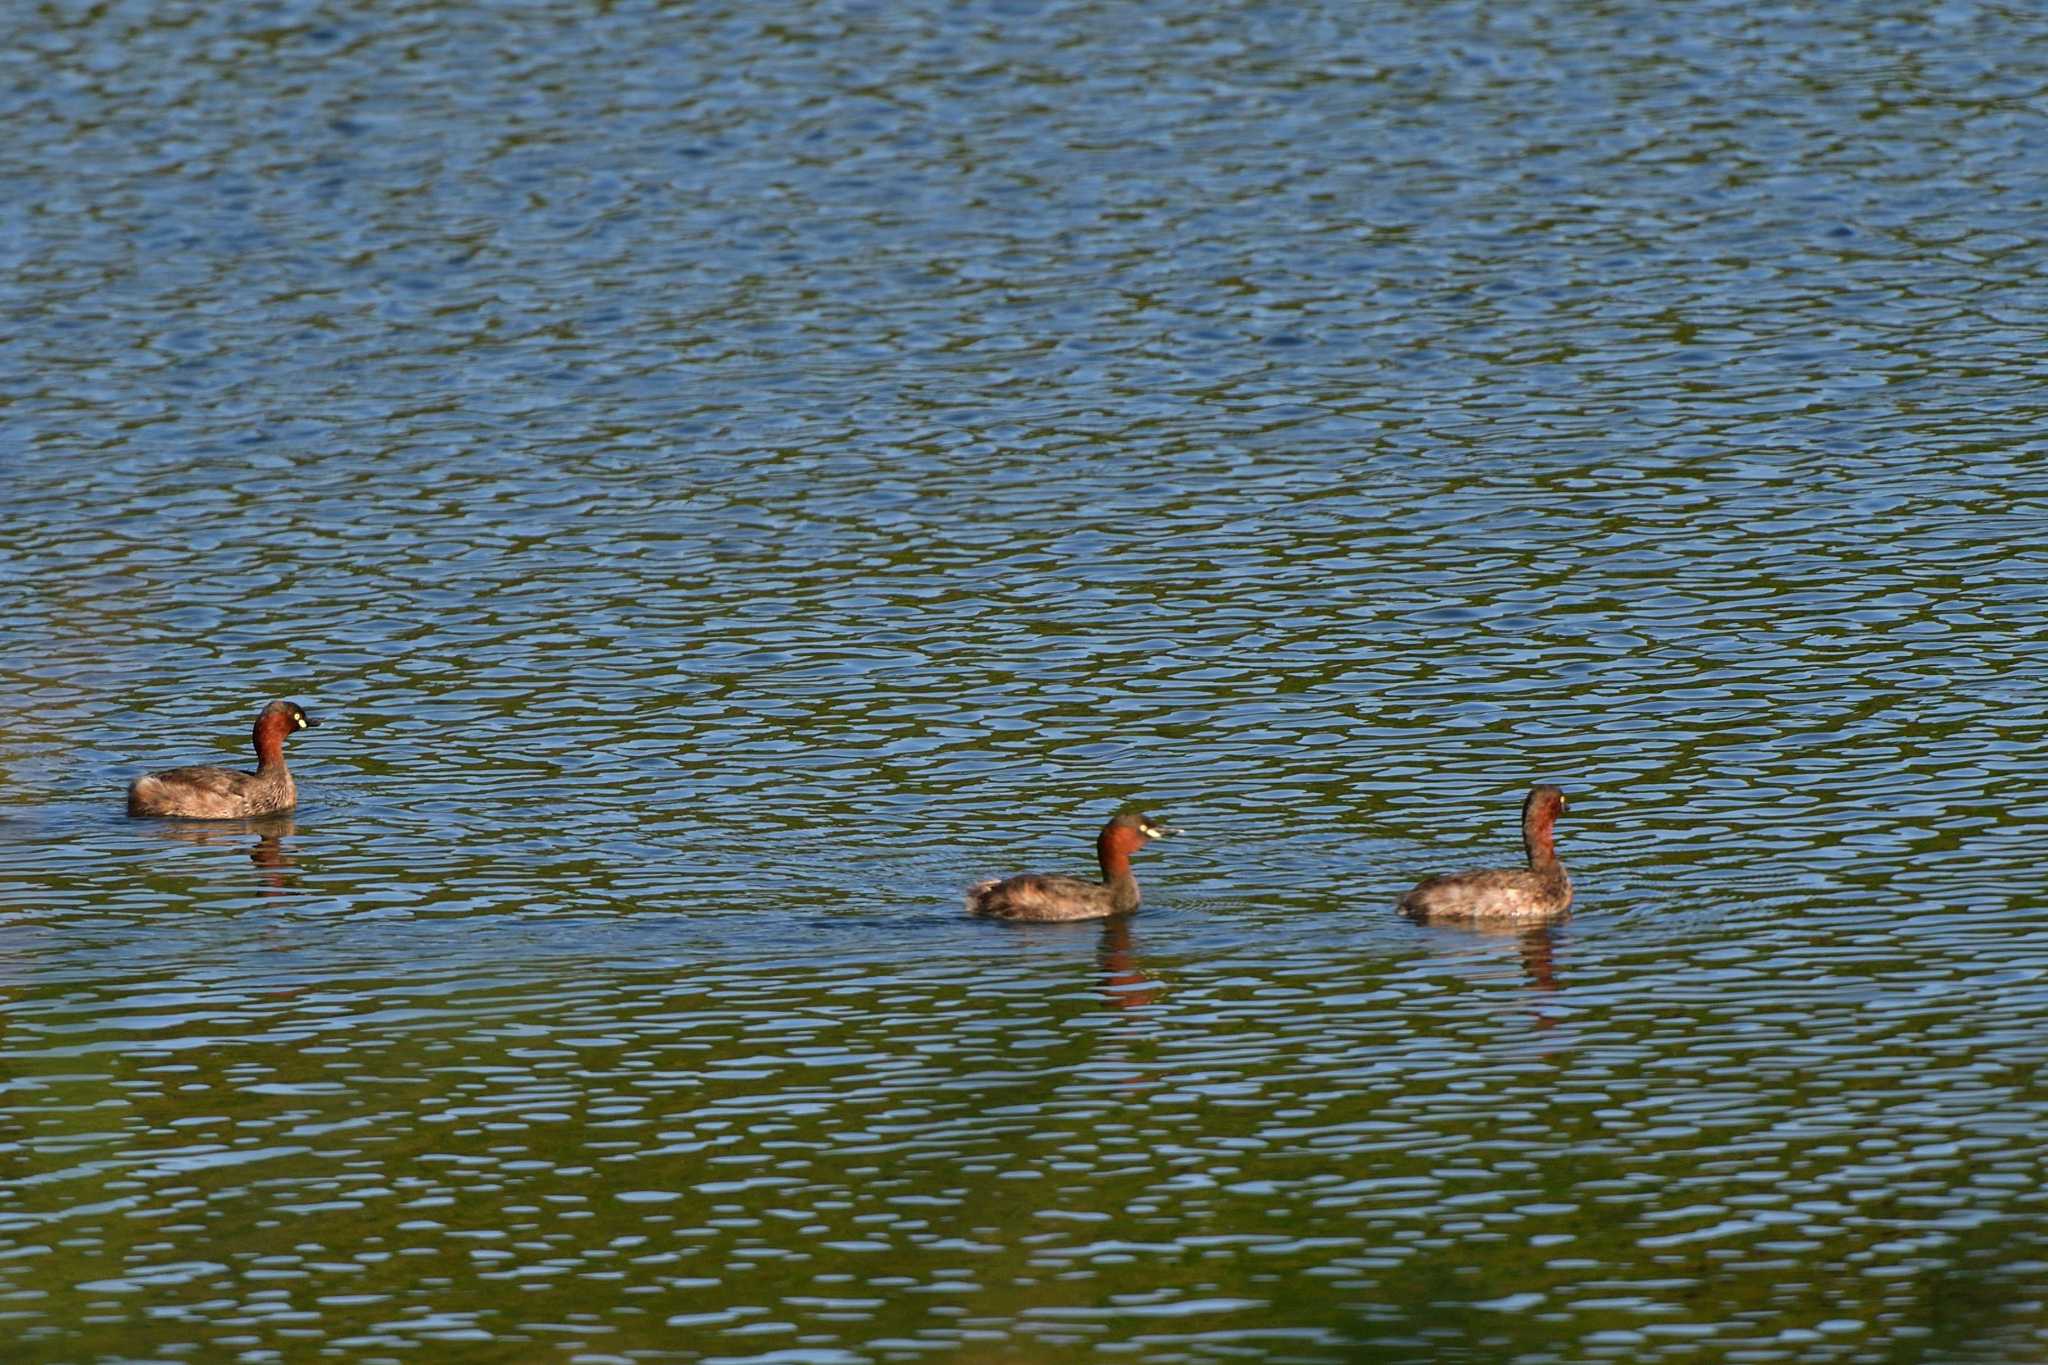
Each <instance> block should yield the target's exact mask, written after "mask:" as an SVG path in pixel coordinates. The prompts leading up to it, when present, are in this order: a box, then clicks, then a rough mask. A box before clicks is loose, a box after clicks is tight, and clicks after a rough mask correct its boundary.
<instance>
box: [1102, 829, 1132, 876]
mask: <svg viewBox="0 0 2048 1365" xmlns="http://www.w3.org/2000/svg"><path fill="white" fill-rule="evenodd" d="M1134 848H1135V844H1134V842H1133V841H1132V840H1131V838H1130V837H1129V835H1128V834H1127V833H1126V832H1125V831H1124V830H1121V829H1116V828H1113V827H1112V828H1110V829H1106V830H1104V831H1102V833H1100V834H1098V835H1096V836H1095V861H1096V862H1098V863H1100V864H1101V865H1102V880H1103V881H1104V882H1105V883H1107V882H1113V881H1116V880H1117V879H1118V878H1120V877H1128V876H1131V875H1132V873H1131V853H1132V851H1133V850H1134Z"/></svg>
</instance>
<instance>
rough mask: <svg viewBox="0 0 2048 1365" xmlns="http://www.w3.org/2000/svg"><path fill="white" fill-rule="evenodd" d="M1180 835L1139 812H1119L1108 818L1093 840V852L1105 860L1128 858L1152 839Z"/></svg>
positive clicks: (1161, 822)
mask: <svg viewBox="0 0 2048 1365" xmlns="http://www.w3.org/2000/svg"><path fill="white" fill-rule="evenodd" d="M1178 833H1180V831H1179V830H1177V829H1170V828H1168V827H1167V825H1166V824H1165V822H1163V821H1160V820H1154V819H1153V818H1152V817H1151V816H1149V815H1146V814H1144V813H1143V812H1140V811H1134V810H1120V811H1118V812H1117V813H1116V814H1115V815H1112V816H1111V817H1110V818H1109V823H1108V824H1106V825H1104V826H1103V827H1102V833H1101V834H1100V835H1099V836H1097V838H1096V840H1095V851H1096V852H1097V853H1099V854H1101V855H1102V856H1103V857H1105V858H1107V857H1109V856H1111V855H1112V854H1114V855H1117V856H1120V857H1124V858H1128V857H1130V856H1131V855H1132V854H1133V853H1136V852H1137V851H1138V850H1139V849H1141V848H1143V847H1144V846H1145V845H1146V844H1148V843H1150V842H1152V841H1153V840H1154V839H1164V838H1165V837H1166V836H1167V835H1169V834H1178Z"/></svg>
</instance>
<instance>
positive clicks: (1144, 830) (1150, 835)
mask: <svg viewBox="0 0 2048 1365" xmlns="http://www.w3.org/2000/svg"><path fill="white" fill-rule="evenodd" d="M1138 832H1139V833H1140V834H1143V835H1144V836H1145V837H1146V838H1147V839H1164V838H1165V837H1166V836H1167V835H1169V834H1178V833H1180V831H1179V830H1177V829H1171V828H1169V827H1167V826H1165V825H1141V826H1140V827H1139V829H1138Z"/></svg>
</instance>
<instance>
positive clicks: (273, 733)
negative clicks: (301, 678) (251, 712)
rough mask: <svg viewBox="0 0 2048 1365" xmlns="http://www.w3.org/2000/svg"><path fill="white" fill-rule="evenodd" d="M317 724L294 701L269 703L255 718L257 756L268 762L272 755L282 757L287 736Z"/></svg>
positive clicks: (317, 722)
mask: <svg viewBox="0 0 2048 1365" xmlns="http://www.w3.org/2000/svg"><path fill="white" fill-rule="evenodd" d="M319 723H320V722H319V721H317V720H314V719H313V718H312V717H311V716H309V715H307V714H306V712H305V710H304V708H302V707H301V706H300V705H299V704H298V703H297V702H295V701H274V702H272V703H270V705H268V706H266V707H264V708H263V710H262V711H260V712H259V713H257V716H256V729H255V732H254V733H255V738H256V754H257V756H258V757H259V758H262V759H265V760H268V759H269V758H270V757H271V756H272V755H273V754H277V755H282V754H283V753H284V741H285V737H286V736H287V735H295V734H297V733H298V732H299V731H301V730H304V729H307V728H309V727H311V726H314V725H318V724H319Z"/></svg>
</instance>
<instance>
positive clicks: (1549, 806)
mask: <svg viewBox="0 0 2048 1365" xmlns="http://www.w3.org/2000/svg"><path fill="white" fill-rule="evenodd" d="M1564 810H1565V801H1564V788H1563V787H1559V786H1553V785H1552V784H1551V783H1548V782H1544V783H1541V784H1539V785H1537V786H1534V787H1531V788H1529V795H1528V797H1527V799H1525V800H1524V801H1523V802H1522V819H1523V820H1524V821H1527V820H1528V819H1529V818H1530V817H1531V816H1539V815H1540V816H1541V817H1542V818H1543V819H1544V820H1545V821H1550V820H1555V819H1557V817H1558V816H1560V815H1563V814H1564Z"/></svg>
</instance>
